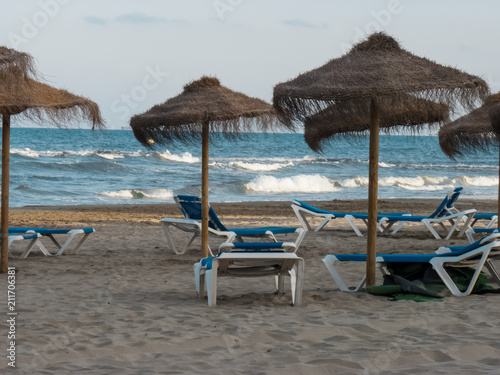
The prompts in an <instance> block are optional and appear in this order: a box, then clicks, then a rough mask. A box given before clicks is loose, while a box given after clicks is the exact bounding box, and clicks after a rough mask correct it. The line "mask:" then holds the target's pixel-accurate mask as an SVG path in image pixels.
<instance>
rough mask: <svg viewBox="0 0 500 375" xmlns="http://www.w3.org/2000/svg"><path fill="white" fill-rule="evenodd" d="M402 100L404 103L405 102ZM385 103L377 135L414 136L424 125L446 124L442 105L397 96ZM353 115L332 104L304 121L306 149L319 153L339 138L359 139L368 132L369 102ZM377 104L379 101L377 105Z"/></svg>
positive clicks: (364, 103) (358, 108)
mask: <svg viewBox="0 0 500 375" xmlns="http://www.w3.org/2000/svg"><path fill="white" fill-rule="evenodd" d="M405 98H406V100H405ZM392 99H393V100H386V101H384V105H381V108H380V132H383V133H385V134H390V133H392V132H397V131H398V130H399V129H400V128H401V127H402V126H405V127H410V126H411V127H410V131H411V132H412V133H418V132H419V130H420V129H421V128H422V127H424V126H427V127H431V126H430V125H428V124H439V123H444V122H447V121H448V120H449V108H448V106H447V105H445V104H440V103H434V102H431V101H428V100H424V99H415V98H413V97H410V96H408V95H401V96H400V97H399V99H398V100H394V98H392ZM360 103H363V105H362V106H361V105H358V106H357V109H356V110H355V111H353V110H352V108H351V107H349V106H348V107H347V108H346V107H344V106H343V105H341V104H339V105H337V104H334V105H332V106H330V107H328V108H326V109H324V110H322V111H320V112H318V113H316V114H314V115H312V116H309V117H307V118H306V119H305V120H304V128H305V132H304V139H305V141H306V143H307V144H308V145H309V147H310V148H311V149H312V150H314V151H317V152H321V151H322V150H323V148H324V147H326V146H327V145H329V144H331V143H332V142H334V141H336V140H338V139H339V138H347V139H351V138H352V137H362V136H365V135H367V134H368V133H369V131H370V100H361V101H360ZM380 103H381V101H379V104H380Z"/></svg>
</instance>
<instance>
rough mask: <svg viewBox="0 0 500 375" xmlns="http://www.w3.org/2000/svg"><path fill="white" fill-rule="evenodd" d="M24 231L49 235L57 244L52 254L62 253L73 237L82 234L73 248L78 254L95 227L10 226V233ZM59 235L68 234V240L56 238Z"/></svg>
mask: <svg viewBox="0 0 500 375" xmlns="http://www.w3.org/2000/svg"><path fill="white" fill-rule="evenodd" d="M23 233H38V234H40V236H42V237H48V238H50V240H51V241H52V242H53V243H54V245H55V246H56V251H55V252H54V253H51V254H52V255H61V254H62V253H63V252H64V251H66V250H67V249H68V247H69V245H70V244H71V242H72V241H73V239H74V238H75V237H76V236H78V235H82V238H81V239H80V241H79V242H78V243H77V244H76V246H75V247H74V248H73V253H75V254H77V253H78V252H79V251H80V248H81V247H82V245H83V243H84V242H85V240H86V239H87V237H88V236H89V235H90V234H91V233H94V228H74V229H60V228H9V234H23ZM55 236H57V237H59V236H68V237H67V239H66V241H65V242H64V243H63V244H62V245H61V243H60V242H59V241H58V240H57V239H56V237H55Z"/></svg>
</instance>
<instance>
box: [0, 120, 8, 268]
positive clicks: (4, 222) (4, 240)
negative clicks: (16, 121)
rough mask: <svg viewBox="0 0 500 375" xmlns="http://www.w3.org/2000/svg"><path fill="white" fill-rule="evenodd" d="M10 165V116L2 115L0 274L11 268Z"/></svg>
mask: <svg viewBox="0 0 500 375" xmlns="http://www.w3.org/2000/svg"><path fill="white" fill-rule="evenodd" d="M9 163H10V115H9V114H5V113H3V114H2V198H1V205H2V207H1V217H0V227H1V232H0V238H1V244H2V254H1V265H0V272H1V273H5V272H7V270H8V266H9Z"/></svg>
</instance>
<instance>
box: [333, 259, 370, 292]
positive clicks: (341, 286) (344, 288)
mask: <svg viewBox="0 0 500 375" xmlns="http://www.w3.org/2000/svg"><path fill="white" fill-rule="evenodd" d="M336 261H337V258H335V256H334V255H327V256H326V257H325V258H323V263H325V265H326V268H327V269H328V271H329V272H330V275H332V277H333V279H334V280H335V282H336V283H337V286H338V287H339V289H340V290H341V291H343V292H357V291H358V290H360V289H361V288H362V287H363V285H365V281H366V274H365V275H364V276H363V278H362V279H361V281H360V283H359V284H358V286H357V287H355V288H349V287H348V286H347V285H346V284H345V282H344V279H342V277H341V276H340V273H339V271H338V270H337V268H336V267H335V262H336Z"/></svg>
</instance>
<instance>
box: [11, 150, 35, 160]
mask: <svg viewBox="0 0 500 375" xmlns="http://www.w3.org/2000/svg"><path fill="white" fill-rule="evenodd" d="M10 153H11V154H18V155H21V156H26V157H29V158H38V157H39V156H40V154H39V153H38V152H37V151H33V150H31V149H29V148H24V149H20V148H12V149H11V150H10Z"/></svg>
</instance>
